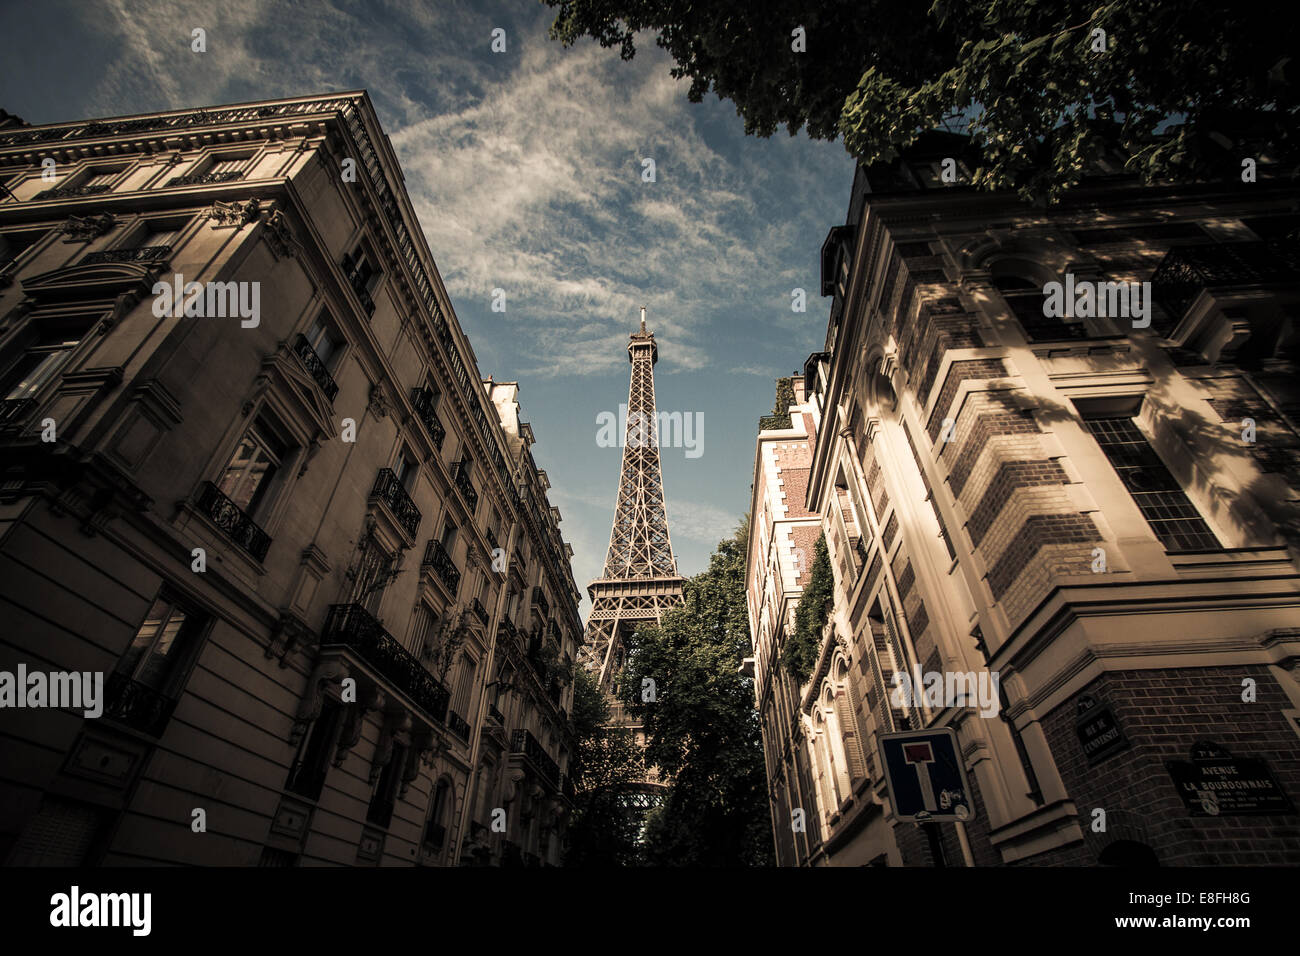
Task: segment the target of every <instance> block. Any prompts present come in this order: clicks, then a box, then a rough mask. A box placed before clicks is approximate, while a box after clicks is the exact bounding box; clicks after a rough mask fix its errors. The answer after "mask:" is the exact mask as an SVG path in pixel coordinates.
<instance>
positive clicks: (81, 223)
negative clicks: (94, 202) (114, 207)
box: [63, 212, 117, 242]
mask: <svg viewBox="0 0 1300 956" xmlns="http://www.w3.org/2000/svg"><path fill="white" fill-rule="evenodd" d="M116 225H117V220H116V219H114V218H113V215H112V213H107V212H105V213H101V214H100V215H98V216H69V217H68V220H67V222H65V223H64V224H63V241H64V242H90V241H91V240H92V239H98V238H99V237H100V236H102V235H104V234H105V233H107V232H108V231H109V230H110V229H112V228H113V227H114V226H116Z"/></svg>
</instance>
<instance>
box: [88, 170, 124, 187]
mask: <svg viewBox="0 0 1300 956" xmlns="http://www.w3.org/2000/svg"><path fill="white" fill-rule="evenodd" d="M120 172H121V170H120V169H92V170H91V171H90V175H89V176H87V177H86V179H85V180H84V181H83V182H82V183H81V185H82V186H84V187H98V186H103V187H105V188H107V187H109V186H112V185H113V181H114V180H115V179H117V175H118V173H120Z"/></svg>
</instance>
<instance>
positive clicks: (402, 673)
mask: <svg viewBox="0 0 1300 956" xmlns="http://www.w3.org/2000/svg"><path fill="white" fill-rule="evenodd" d="M330 644H337V645H341V646H343V647H347V648H349V649H351V650H352V651H355V652H356V653H357V654H358V655H359V656H360V657H361V659H362V660H364V661H365V662H366V663H367V664H369V665H370V666H371V667H373V668H374V669H375V670H376V671H378V672H379V673H380V674H382V675H383V676H384V677H385V678H386V679H388V680H389V681H391V682H392V683H393V685H394V686H396V687H397V688H399V689H400V690H402V691H403V692H404V693H405V694H406V695H407V696H408V697H410V698H411V699H412V700H414V701H415V702H416V704H418V705H419V706H420V708H421V709H423V710H424V711H425V713H427V714H428V715H429V716H431V717H432V718H433V719H434V720H438V721H445V720H446V719H447V706H448V704H449V703H450V702H451V694H450V692H449V691H448V690H447V688H446V687H445V686H443V684H442V682H441V681H439V680H438V679H437V678H435V677H434V676H433V675H432V674H430V673H429V672H428V671H427V670H426V669H425V667H424V665H423V664H421V663H420V662H419V661H418V660H416V658H415V656H414V655H413V654H411V652H410V651H408V650H407V649H406V648H404V647H403V646H402V645H401V644H399V643H398V642H397V641H395V640H394V639H393V637H392V635H390V634H389V633H388V632H387V631H386V630H384V626H383V625H382V624H380V623H379V622H378V621H376V620H375V618H374V617H373V616H372V615H371V614H370V612H369V611H367V610H366V609H365V608H363V607H362V606H361V605H360V604H334V605H331V606H330V610H329V616H328V617H327V618H326V619H325V630H324V633H323V634H322V635H321V645H322V646H326V645H330Z"/></svg>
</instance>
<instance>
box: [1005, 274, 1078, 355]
mask: <svg viewBox="0 0 1300 956" xmlns="http://www.w3.org/2000/svg"><path fill="white" fill-rule="evenodd" d="M989 271H990V273H991V274H992V276H993V287H994V288H995V289H997V290H998V292H999V293H1000V294H1001V295H1002V299H1003V301H1004V302H1006V304H1007V308H1008V309H1010V310H1011V312H1012V313H1013V314H1014V315H1015V317H1016V320H1017V321H1019V323H1020V327H1021V328H1022V329H1023V330H1024V333H1025V338H1027V339H1028V340H1029V341H1031V342H1054V341H1060V340H1062V339H1086V338H1087V337H1088V330H1087V328H1086V327H1085V326H1084V324H1083V321H1082V320H1081V319H1076V318H1073V317H1072V313H1073V309H1072V308H1070V307H1069V306H1070V305H1071V304H1070V303H1066V302H1064V298H1063V297H1062V298H1061V305H1062V311H1063V312H1065V313H1070V315H1061V316H1056V315H1045V314H1044V311H1043V310H1044V305H1045V304H1046V303H1047V296H1046V294H1045V292H1044V289H1045V287H1046V286H1047V284H1048V283H1049V282H1055V281H1058V280H1057V277H1056V276H1055V275H1054V274H1052V273H1051V272H1050V271H1049V270H1047V269H1045V268H1044V267H1042V266H1040V265H1038V264H1036V263H1031V262H1025V261H1022V260H1019V259H1003V260H1001V261H999V262H995V263H993V264H992V265H991V266H990V267H989Z"/></svg>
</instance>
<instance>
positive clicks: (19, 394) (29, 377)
mask: <svg viewBox="0 0 1300 956" xmlns="http://www.w3.org/2000/svg"><path fill="white" fill-rule="evenodd" d="M80 342H81V339H80V337H79V336H78V337H75V338H74V337H72V336H70V335H67V334H58V333H55V334H53V335H51V336H48V337H42V339H41V340H40V341H38V342H37V344H35V345H33V346H32V347H31V348H29V349H27V351H25V352H24V353H23V354H22V356H21V357H20V358H19V359H18V361H17V362H15V363H14V365H13V366H12V367H11V368H10V369H9V371H8V372H6V373H5V377H4V386H3V387H4V397H5V401H7V402H9V401H22V400H24V399H28V398H35V397H36V394H37V392H39V391H40V390H41V388H42V387H43V386H44V385H45V384H46V383H47V382H50V381H52V380H53V379H55V378H57V377H58V375H59V373H60V372H61V371H62V370H63V366H64V365H66V364H67V362H68V359H70V358H72V351H73V349H75V348H76V347H77V346H78V345H79V344H80Z"/></svg>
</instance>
